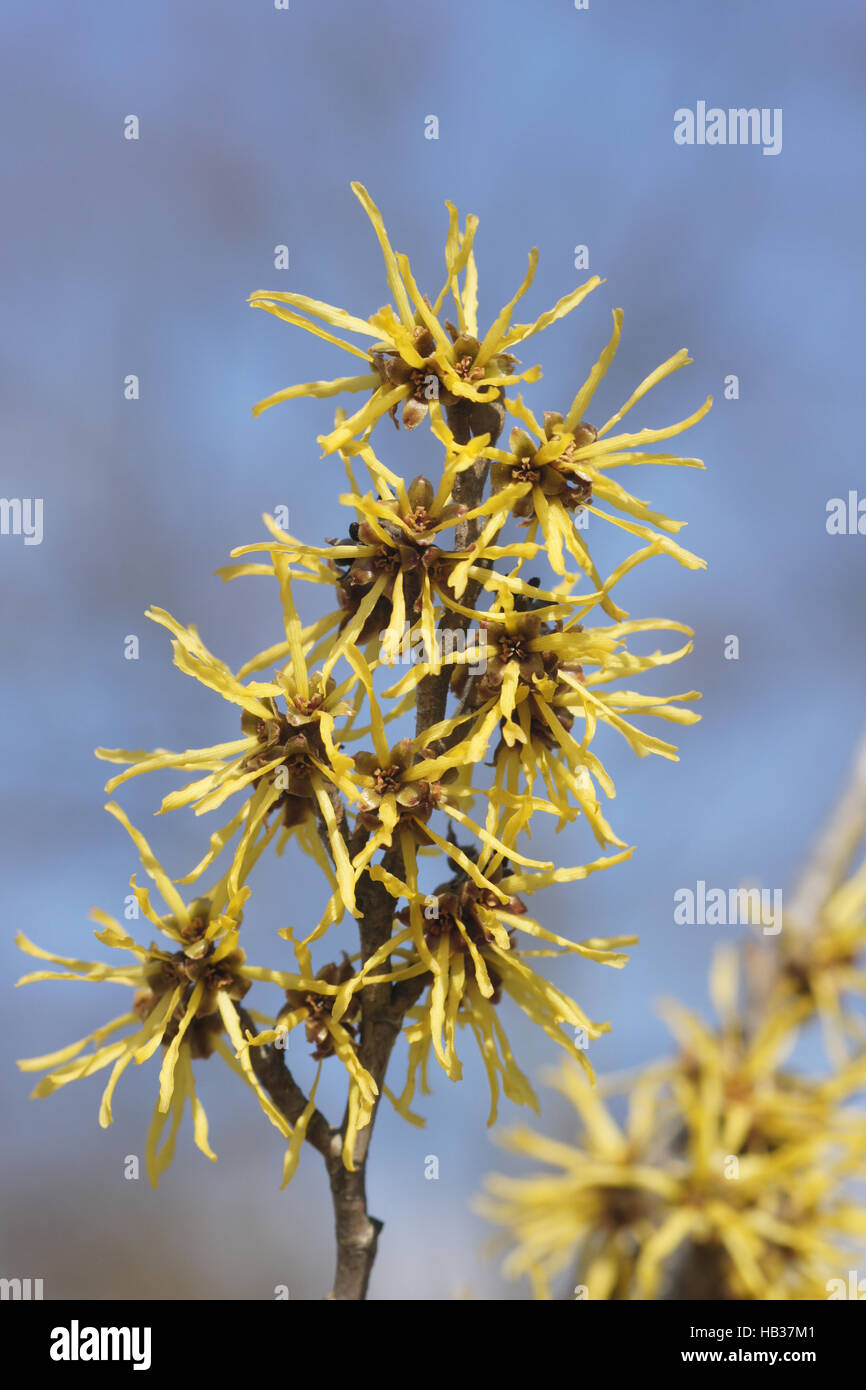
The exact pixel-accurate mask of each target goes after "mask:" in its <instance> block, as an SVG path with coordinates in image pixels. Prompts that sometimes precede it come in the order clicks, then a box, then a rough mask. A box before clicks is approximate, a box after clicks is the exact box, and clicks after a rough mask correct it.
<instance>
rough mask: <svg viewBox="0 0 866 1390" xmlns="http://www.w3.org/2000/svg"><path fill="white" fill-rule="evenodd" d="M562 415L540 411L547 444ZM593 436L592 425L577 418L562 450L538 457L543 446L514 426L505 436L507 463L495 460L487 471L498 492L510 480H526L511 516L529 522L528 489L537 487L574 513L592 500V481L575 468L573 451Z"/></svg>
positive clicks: (554, 436)
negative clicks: (555, 454) (575, 424)
mask: <svg viewBox="0 0 866 1390" xmlns="http://www.w3.org/2000/svg"><path fill="white" fill-rule="evenodd" d="M561 423H562V416H561V415H558V414H556V413H555V412H554V411H549V410H547V411H545V412H544V430H545V434H546V436H547V443H550V441H551V440H555V439H558V438H560V435H559V433H558V431H557V425H560V424H561ZM595 438H596V431H595V429H594V427H593V426H592V425H590V424H588V423H587V422H586V421H581V423H580V424H579V425H578V426H577V428H576V430H575V437H574V439H573V440H568V441H567V442H566V443H564V445H563V448H562V451H561V452H560V454H559V455H558V456H557V457H555V458H545V457H540V455H541V453H542V450H543V449H545V450H546V445H541V446H539V445H538V444H537V443H536V441H535V440H534V439H533V438H532V436H531V435H530V434H528V433H527V431H526V430H524V429H521V428H520V426H519V425H515V427H514V428H513V429H512V431H511V434H510V436H509V441H508V445H509V451H510V454H511V457H510V459H509V460H508V462H507V463H501V462H496V463H494V464H493V467H492V468H491V470H490V477H491V482H492V485H493V490H494V492H501V491H502V490H503V489H504V488H506V487H511V486H512V485H513V484H514V483H526V484H528V485H529V490H528V491H527V493H526V495H525V496H523V497H519V498H518V499H517V501H516V502H515V504H514V506H513V507H512V512H513V515H514V516H516V517H518V518H520V519H521V520H526V521H529V520H530V519H531V518H532V517H533V516H534V514H535V504H534V501H533V496H532V489H533V488H536V487H540V488H541V491H542V492H543V493H544V495H545V497H552V498H556V500H557V501H558V502H559V503H561V505H562V506H563V507H565V509H566V510H567V511H570V512H574V511H578V510H579V509H580V508H582V507H585V506H587V505H588V504H589V503H590V502H591V501H592V482H591V481H590V479H589V478H584V477H583V476H582V474H580V473H578V472H577V471H575V469H576V465H575V462H574V458H575V454H576V453H577V452H578V450H579V449H581V448H583V447H584V445H586V444H589V443H592V442H593V441H594V440H595Z"/></svg>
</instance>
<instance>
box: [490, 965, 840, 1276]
mask: <svg viewBox="0 0 866 1390" xmlns="http://www.w3.org/2000/svg"><path fill="white" fill-rule="evenodd" d="M711 992H712V995H713V998H714V1001H715V1004H716V1007H717V1010H718V1012H719V1014H720V1017H721V1027H720V1028H719V1029H718V1030H714V1029H712V1028H709V1027H707V1026H706V1025H704V1024H703V1023H701V1022H700V1020H699V1019H697V1018H696V1017H695V1016H694V1015H693V1014H691V1013H690V1012H689V1011H687V1010H684V1009H681V1008H679V1007H676V1008H674V1007H672V1006H669V1007H668V1010H667V1013H668V1017H669V1020H670V1021H671V1023H672V1025H673V1027H674V1030H675V1032H676V1035H677V1037H678V1038H679V1040H680V1042H681V1045H682V1051H681V1052H680V1054H679V1056H678V1057H676V1058H674V1059H673V1061H671V1062H669V1063H661V1064H657V1065H655V1066H653V1067H651V1068H648V1069H647V1070H646V1071H645V1072H644V1074H643V1076H642V1077H640V1078H639V1079H638V1081H637V1082H635V1083H633V1085H632V1087H631V1091H632V1094H631V1100H630V1118H629V1123H628V1127H627V1131H626V1133H625V1134H623V1133H622V1132H621V1131H620V1130H619V1129H618V1128H617V1126H616V1125H615V1123H614V1121H613V1119H612V1117H611V1116H610V1115H609V1113H608V1111H607V1110H606V1108H605V1107H604V1106H603V1105H602V1104H601V1101H600V1100H599V1099H598V1097H597V1095H593V1094H592V1093H591V1092H590V1091H589V1090H588V1089H587V1087H586V1085H585V1083H584V1082H583V1081H582V1079H581V1078H580V1077H579V1076H578V1075H577V1074H575V1073H574V1072H573V1070H571V1069H565V1068H564V1069H563V1070H562V1072H561V1073H560V1075H559V1076H558V1078H557V1080H556V1082H555V1084H556V1085H557V1086H558V1088H559V1089H560V1090H562V1091H563V1092H564V1094H566V1095H567V1096H568V1097H569V1099H570V1100H571V1101H572V1103H573V1105H574V1107H575V1109H576V1110H577V1111H578V1114H579V1115H580V1118H581V1120H582V1122H583V1129H584V1134H583V1136H582V1138H581V1142H580V1145H579V1146H575V1147H572V1146H571V1145H569V1144H563V1143H556V1142H554V1141H551V1140H547V1139H544V1138H541V1137H540V1136H538V1135H535V1134H533V1133H532V1132H530V1131H525V1130H524V1131H518V1133H517V1134H516V1135H515V1136H512V1137H511V1138H510V1139H509V1140H508V1143H509V1147H511V1148H513V1149H515V1150H516V1151H518V1152H521V1153H524V1154H526V1155H527V1156H529V1157H531V1158H534V1159H537V1160H540V1161H541V1162H544V1163H547V1164H549V1165H551V1166H552V1167H553V1168H554V1169H557V1170H561V1171H558V1172H555V1173H554V1175H553V1176H550V1177H529V1178H502V1177H495V1178H492V1179H490V1181H489V1183H488V1190H489V1192H490V1193H491V1194H492V1200H487V1201H486V1202H485V1203H484V1206H483V1210H484V1212H485V1214H486V1215H488V1216H489V1217H490V1219H492V1220H493V1221H495V1222H497V1223H498V1224H500V1225H503V1226H505V1227H506V1228H507V1229H508V1230H509V1232H510V1235H511V1239H512V1242H513V1243H514V1245H515V1248H514V1250H513V1252H512V1254H511V1255H510V1256H509V1259H508V1261H507V1263H506V1272H507V1273H508V1274H510V1275H511V1276H512V1277H518V1276H521V1275H528V1276H529V1277H530V1278H531V1279H532V1281H533V1286H534V1289H535V1292H536V1295H537V1296H538V1297H550V1289H551V1281H552V1280H553V1279H555V1278H556V1277H557V1276H558V1275H559V1274H560V1273H561V1272H562V1271H564V1270H565V1269H566V1268H574V1267H576V1268H577V1275H576V1278H577V1281H578V1284H583V1285H585V1286H586V1288H587V1293H588V1297H590V1298H640V1299H653V1298H659V1297H666V1296H669V1295H668V1290H669V1288H670V1281H671V1280H672V1279H673V1280H674V1281H675V1283H676V1284H677V1286H678V1287H679V1288H680V1289H681V1290H684V1292H681V1293H680V1294H679V1295H678V1296H688V1294H689V1292H690V1293H691V1295H692V1296H693V1297H710V1298H717V1299H718V1298H733V1299H761V1300H765V1299H780V1298H784V1299H800V1298H810V1297H815V1296H816V1294H815V1290H816V1288H819V1287H821V1286H822V1284H823V1283H824V1282H825V1281H826V1279H827V1278H829V1277H832V1276H833V1275H834V1274H838V1272H839V1270H840V1269H843V1268H846V1267H847V1266H846V1265H845V1263H844V1261H845V1260H846V1258H847V1256H846V1253H845V1244H846V1242H847V1241H850V1240H851V1239H854V1238H857V1237H858V1236H862V1235H863V1234H864V1233H866V1211H864V1210H863V1208H862V1206H861V1205H858V1204H857V1202H856V1201H854V1200H853V1198H852V1197H850V1196H849V1195H848V1193H847V1187H848V1185H849V1184H850V1181H851V1179H852V1178H854V1177H855V1176H856V1175H857V1174H858V1172H859V1171H860V1170H861V1169H862V1163H863V1157H864V1153H866V1124H864V1117H863V1113H862V1110H857V1109H855V1108H854V1107H852V1106H850V1105H849V1104H848V1102H849V1101H850V1099H851V1098H852V1097H853V1096H854V1095H855V1094H856V1093H857V1092H858V1091H862V1088H863V1085H864V1081H866V1067H864V1063H863V1061H862V1059H861V1061H860V1062H858V1063H856V1064H851V1065H850V1066H849V1067H848V1068H847V1069H846V1070H845V1071H844V1072H842V1073H837V1074H836V1075H835V1076H833V1077H832V1078H830V1079H828V1080H824V1081H821V1080H814V1079H811V1078H806V1077H801V1076H798V1075H796V1074H792V1073H788V1072H785V1071H784V1070H783V1069H782V1063H783V1062H784V1059H785V1056H786V1054H787V1052H789V1051H790V1049H791V1047H792V1046H793V1043H794V1041H795V1040H796V1036H797V1028H798V1025H799V1024H800V1023H801V1022H802V1021H803V1018H804V1009H803V1006H802V1003H798V1002H794V1003H793V1004H792V1003H791V1002H790V1001H789V1002H788V1004H787V1006H786V1007H784V1008H782V1009H781V1010H778V1011H777V1010H776V1009H771V1010H770V1011H769V1012H768V1014H767V1016H766V1017H764V1018H762V1020H761V1021H760V1023H759V1024H758V1026H757V1028H756V1029H755V1030H754V1031H753V1032H750V1031H748V1030H746V1029H745V1028H744V1026H743V1024H742V1021H741V1019H740V1016H739V981H738V971H737V963H736V954H735V953H734V952H732V951H723V952H720V953H719V954H718V955H717V958H716V960H715V962H714V966H713V971H712V975H711ZM699 1287H701V1288H703V1289H704V1290H705V1292H699V1291H698V1290H699Z"/></svg>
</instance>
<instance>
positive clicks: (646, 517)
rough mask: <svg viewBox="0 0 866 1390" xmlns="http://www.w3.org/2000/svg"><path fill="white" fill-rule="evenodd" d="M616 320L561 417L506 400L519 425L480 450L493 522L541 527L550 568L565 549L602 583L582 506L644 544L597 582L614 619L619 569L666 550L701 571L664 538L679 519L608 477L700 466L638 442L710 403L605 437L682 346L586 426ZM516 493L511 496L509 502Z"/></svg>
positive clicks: (676, 362) (670, 366)
mask: <svg viewBox="0 0 866 1390" xmlns="http://www.w3.org/2000/svg"><path fill="white" fill-rule="evenodd" d="M621 325H622V310H621V309H615V310H614V333H613V337H612V338H611V341H610V343H609V344H608V346H607V347H606V348H605V350H604V352H603V353H602V354H601V357H600V358H599V360H598V362H597V363H596V364H595V366H594V367H593V369H592V371H591V373H590V375H589V377H588V379H587V381H586V382H585V383H584V384H583V386H582V387H581V388H580V390H579V391H578V393H577V395H576V396H575V398H574V400H573V402H572V404H571V407H570V408H569V410H568V413H567V414H566V415H565V416H563V415H561V414H559V413H558V412H555V411H545V413H544V423H543V424H539V422H538V420H537V419H536V418H535V416H534V415H533V413H532V411H531V410H529V408H528V407H527V406H526V405H524V403H523V399H522V397H521V396H518V397H517V399H516V400H510V399H509V400H506V402H505V404H506V408H507V409H508V411H510V413H511V414H512V415H514V416H516V418H517V419H518V420H519V421H520V422H521V424H520V426H515V428H514V429H513V430H512V431H511V436H510V441H509V449H508V450H502V449H495V448H487V449H485V451H484V454H485V457H486V458H489V459H491V460H493V469H492V481H493V487H494V489H495V490H496V492H499V493H501V495H502V502H501V506H500V510H499V519H500V522H501V523H502V524H504V522H505V520H507V518H508V516H509V515H514V516H517V517H519V518H522V519H523V520H524V523H525V524H526V525H527V526H528V527H529V537H530V539H532V538H534V535H535V533H536V531H537V529H538V528H539V527H540V528H541V532H542V535H543V536H544V542H545V545H546V547H547V551H548V556H549V558H550V564H551V567H552V568H553V570H554V571H555V573H557V574H564V573H565V556H564V552H565V551H568V553H569V554H570V555H571V556H572V558H573V559H574V560H576V561H577V564H578V565H579V567H580V568H581V570H583V572H584V573H585V574H586V575H588V576H589V577H590V578H591V579H592V582H593V583H594V584H595V586H596V588H599V589H601V588H602V584H601V579H600V577H599V574H598V571H597V570H596V568H595V565H594V563H593V561H592V557H591V556H590V553H589V550H588V549H587V546H586V543H585V541H584V540H583V539H582V537H581V535H580V531H579V530H578V529H577V528H576V527H575V524H574V520H573V517H574V515H575V513H579V512H581V511H584V510H587V511H589V512H591V513H592V514H593V515H594V516H598V517H600V518H602V519H603V520H605V521H608V522H610V523H611V524H612V525H614V526H616V527H618V528H619V529H621V530H623V531H626V532H627V533H628V534H630V535H633V536H637V537H638V538H639V539H640V540H642V541H643V542H644V543H645V544H644V548H643V549H642V550H641V551H639V552H636V554H635V555H633V556H632V557H630V559H629V560H628V561H626V562H625V568H624V569H623V568H622V567H620V569H619V570H617V571H616V573H615V575H614V576H612V577H611V579H610V580H608V583H607V585H605V586H604V598H603V606H604V608H605V611H606V612H607V613H608V615H609V616H610V617H612V618H617V619H619V618H623V617H624V616H625V614H624V613H623V611H622V610H621V609H620V608H618V607H617V606H616V605H615V604H614V603H613V601H612V600H611V599H610V597H609V590H610V588H611V587H612V586H613V584H614V583H616V582H617V581H618V580H619V579H620V578H622V575H623V573H625V572H627V570H628V569H631V568H632V567H633V566H634V565H635V564H637V563H639V562H640V561H641V560H643V559H646V558H647V557H648V556H650V555H655V554H665V555H671V556H672V557H673V558H674V559H676V560H678V561H679V562H680V564H682V565H685V566H686V567H687V568H688V569H700V568H703V567H704V565H705V562H704V561H703V560H701V559H699V558H698V557H697V556H696V555H693V554H692V553H691V551H689V550H686V549H684V548H683V547H682V546H681V545H678V544H677V543H676V542H675V541H673V540H671V539H670V535H671V533H672V534H676V532H678V531H679V530H681V529H682V526H683V525H684V523H683V522H681V521H672V520H671V519H670V518H669V517H666V516H664V515H663V514H662V513H660V512H654V511H652V510H650V508H649V506H648V504H647V503H646V502H644V501H642V500H641V499H639V498H636V497H634V496H633V495H632V494H631V493H630V492H628V491H627V489H626V488H624V487H622V486H621V485H620V484H619V483H617V482H615V481H614V479H613V478H612V477H611V476H610V473H611V471H612V470H613V469H615V468H619V467H623V466H635V465H644V464H664V465H675V466H680V467H690V468H703V463H702V462H701V460H700V459H695V458H680V457H679V456H677V455H675V454H667V453H664V454H651V453H646V452H643V451H642V447H641V446H643V445H646V444H651V443H657V442H660V441H661V440H665V439H670V438H671V437H672V436H674V435H677V434H680V433H682V432H683V431H684V430H687V429H689V428H690V427H691V426H692V425H694V424H697V422H698V421H699V420H701V419H703V417H704V415H706V413H707V411H708V410H709V409H710V406H711V405H712V397H711V396H708V397H707V399H706V400H705V401H704V403H703V405H702V406H700V408H699V409H698V410H696V411H695V412H694V413H693V414H692V415H690V416H688V418H687V419H685V420H681V421H679V422H678V423H677V424H674V425H668V426H664V427H662V428H660V429H642V430H639V431H638V432H637V433H634V434H616V435H610V436H609V437H607V438H605V436H606V435H607V432H608V430H610V429H611V428H612V427H613V426H614V425H615V424H617V423H618V422H619V421H620V420H621V419H622V417H623V416H624V415H625V414H626V413H627V412H628V411H629V410H631V408H632V407H633V406H634V405H636V404H637V402H638V401H640V400H641V399H642V398H643V397H644V396H645V395H646V393H647V392H648V391H649V390H650V389H651V388H652V387H653V386H654V385H656V383H657V382H659V381H661V380H663V379H664V378H665V377H666V376H669V375H670V374H671V372H675V371H677V370H678V369H679V368H680V367H683V366H685V365H686V364H687V363H689V362H690V361H691V358H690V357H689V355H688V353H687V352H686V350H685V349H684V348H682V349H680V351H679V352H677V353H675V354H674V356H673V357H670V358H669V359H668V360H667V362H664V363H662V365H661V366H660V367H657V368H656V370H655V371H654V372H652V373H650V375H649V376H648V377H646V378H645V379H644V380H643V381H642V382H641V384H640V385H639V386H638V387H637V389H636V390H635V391H634V392H633V393H632V395H631V396H630V397H629V398H628V400H627V401H626V402H625V404H624V405H623V406H622V407H621V408H620V409H619V410H618V411H617V412H616V414H615V415H613V416H611V418H610V419H609V420H608V421H607V422H606V423H605V424H604V425H602V426H601V428H600V429H596V428H595V426H594V425H591V424H589V422H588V421H587V420H585V419H584V418H583V415H584V413H585V411H586V410H587V409H588V407H589V405H590V402H591V401H592V397H593V395H594V393H595V390H596V387H597V386H598V383H599V381H600V380H601V378H602V377H603V376H604V374H605V372H606V371H607V369H608V367H609V366H610V363H611V361H612V360H613V357H614V354H615V352H616V346H617V344H618V342H619V334H620V328H621ZM521 426H522V427H521ZM515 490H516V491H517V494H518V500H517V501H516V502H515V501H514V492H515ZM599 503H604V504H607V506H609V507H613V508H614V509H615V510H616V511H618V512H620V513H624V514H625V515H624V516H623V515H621V516H619V517H616V516H612V515H611V514H610V513H609V512H607V511H603V510H602V509H601V508H600V507H599V505H598V504H599Z"/></svg>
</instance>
